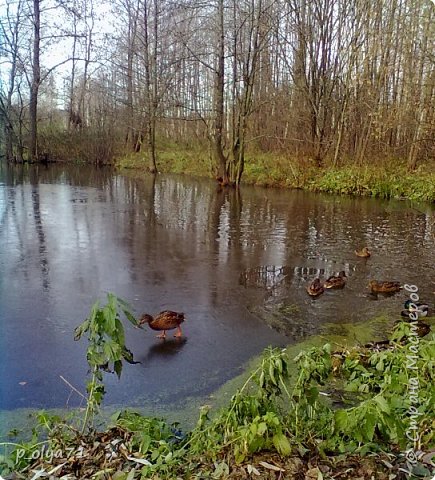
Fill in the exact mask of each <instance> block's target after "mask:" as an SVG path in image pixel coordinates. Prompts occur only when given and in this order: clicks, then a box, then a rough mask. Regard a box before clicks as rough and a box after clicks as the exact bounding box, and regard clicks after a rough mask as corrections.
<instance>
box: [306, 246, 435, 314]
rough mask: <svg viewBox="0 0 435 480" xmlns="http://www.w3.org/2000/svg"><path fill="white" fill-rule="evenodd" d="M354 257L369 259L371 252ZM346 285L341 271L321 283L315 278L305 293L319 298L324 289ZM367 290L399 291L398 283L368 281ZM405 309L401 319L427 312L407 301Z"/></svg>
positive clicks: (344, 274)
mask: <svg viewBox="0 0 435 480" xmlns="http://www.w3.org/2000/svg"><path fill="white" fill-rule="evenodd" d="M355 255H356V256H358V257H362V258H369V257H370V256H371V252H370V250H369V249H368V248H367V247H364V248H363V249H362V250H355ZM345 285H346V273H345V272H344V271H341V272H340V273H339V274H338V275H332V276H330V277H329V278H327V279H326V280H325V281H324V282H323V283H322V282H321V280H320V278H315V279H314V280H313V281H312V282H311V283H310V284H309V285H308V286H307V293H308V295H310V296H311V297H318V296H320V295H321V294H322V293H323V292H324V291H325V289H330V288H343V287H344V286H345ZM368 286H369V288H370V290H371V291H372V292H373V293H395V292H398V291H399V290H401V288H402V287H401V285H400V282H392V281H382V282H378V281H377V280H370V282H369V285H368ZM404 307H405V309H404V310H402V312H401V315H402V317H406V318H409V317H410V314H411V313H415V312H417V313H418V317H419V318H421V317H426V316H427V314H428V311H429V306H428V305H426V304H423V303H415V302H412V301H411V300H407V301H406V302H405V304H404Z"/></svg>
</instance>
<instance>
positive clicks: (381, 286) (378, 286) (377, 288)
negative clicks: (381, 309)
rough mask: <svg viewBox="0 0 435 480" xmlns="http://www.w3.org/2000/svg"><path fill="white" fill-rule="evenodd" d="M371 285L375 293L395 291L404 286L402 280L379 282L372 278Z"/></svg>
mask: <svg viewBox="0 0 435 480" xmlns="http://www.w3.org/2000/svg"><path fill="white" fill-rule="evenodd" d="M369 287H370V289H371V291H372V292H375V293H394V292H398V291H399V290H400V289H401V288H402V287H401V286H400V282H377V281H376V280H370V282H369Z"/></svg>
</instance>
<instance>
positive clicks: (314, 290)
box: [307, 278, 325, 297]
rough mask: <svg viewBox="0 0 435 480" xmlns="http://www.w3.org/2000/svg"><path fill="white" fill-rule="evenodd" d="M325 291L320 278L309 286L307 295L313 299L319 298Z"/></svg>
mask: <svg viewBox="0 0 435 480" xmlns="http://www.w3.org/2000/svg"><path fill="white" fill-rule="evenodd" d="M324 291H325V289H324V288H323V285H322V283H321V282H320V278H315V279H314V280H313V281H312V282H311V283H310V284H309V285H308V286H307V293H308V295H310V296H311V297H318V296H319V295H321V294H322V293H323V292H324Z"/></svg>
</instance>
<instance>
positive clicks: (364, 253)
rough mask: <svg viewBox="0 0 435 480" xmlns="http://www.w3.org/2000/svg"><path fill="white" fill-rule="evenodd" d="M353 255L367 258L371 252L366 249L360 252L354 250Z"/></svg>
mask: <svg viewBox="0 0 435 480" xmlns="http://www.w3.org/2000/svg"><path fill="white" fill-rule="evenodd" d="M355 255H356V256H357V257H363V258H369V257H370V255H371V252H370V250H369V249H368V248H367V247H364V248H363V249H362V250H355Z"/></svg>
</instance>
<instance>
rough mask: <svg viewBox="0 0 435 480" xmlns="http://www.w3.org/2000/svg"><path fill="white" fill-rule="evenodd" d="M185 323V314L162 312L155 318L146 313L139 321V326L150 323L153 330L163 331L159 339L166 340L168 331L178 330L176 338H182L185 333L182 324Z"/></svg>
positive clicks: (169, 311) (158, 336)
mask: <svg viewBox="0 0 435 480" xmlns="http://www.w3.org/2000/svg"><path fill="white" fill-rule="evenodd" d="M183 322H184V313H178V312H173V311H171V310H165V311H163V312H160V313H159V314H158V315H156V316H155V317H153V316H151V315H148V314H147V313H144V314H143V315H142V316H141V317H140V319H139V325H143V324H145V323H148V325H149V326H150V328H151V329H152V330H163V332H162V333H161V334H160V335H157V338H166V330H173V329H174V328H176V329H177V332H176V333H175V335H174V337H181V336H182V335H183V332H182V331H181V327H180V324H181V323H183Z"/></svg>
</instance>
